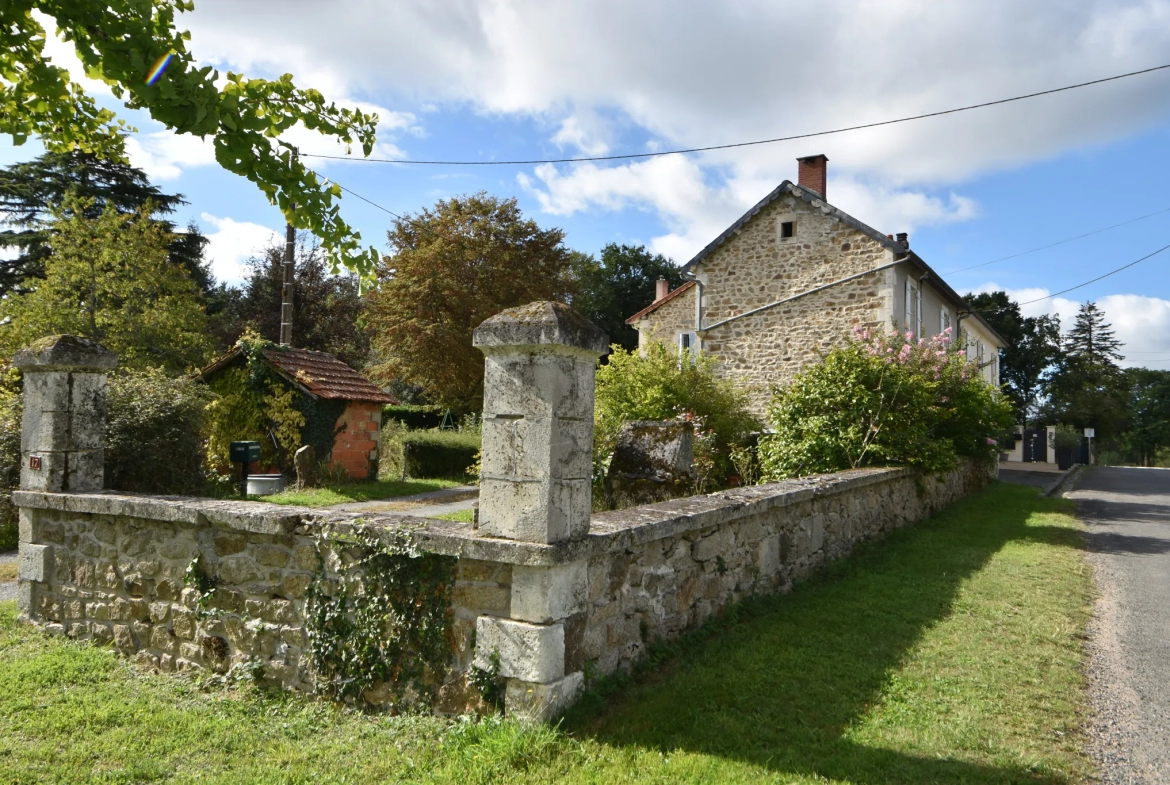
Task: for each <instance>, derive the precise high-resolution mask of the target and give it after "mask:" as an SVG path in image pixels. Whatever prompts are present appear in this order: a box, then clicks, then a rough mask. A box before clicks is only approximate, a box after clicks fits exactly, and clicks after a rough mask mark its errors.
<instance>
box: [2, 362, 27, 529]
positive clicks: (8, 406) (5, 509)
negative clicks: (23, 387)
mask: <svg viewBox="0 0 1170 785" xmlns="http://www.w3.org/2000/svg"><path fill="white" fill-rule="evenodd" d="M23 411H24V409H23V407H22V406H21V399H20V393H19V392H17V391H15V390H13V389H11V388H9V387H7V386H5V385H0V551H12V550H16V545H17V540H18V534H17V528H18V527H17V520H16V506H15V505H13V503H12V492H13V491H14V490H16V489H17V488H18V487H19V486H20V418H21V413H22V412H23Z"/></svg>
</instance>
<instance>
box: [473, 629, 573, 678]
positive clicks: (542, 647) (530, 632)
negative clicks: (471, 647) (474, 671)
mask: <svg viewBox="0 0 1170 785" xmlns="http://www.w3.org/2000/svg"><path fill="white" fill-rule="evenodd" d="M493 652H495V653H497V654H498V655H499V658H500V670H499V675H501V676H504V677H506V678H509V679H519V680H521V681H527V682H533V683H536V684H549V683H550V682H554V681H556V680H558V679H560V678H562V677H563V676H564V675H565V628H564V625H562V624H550V625H540V624H528V623H526V622H522V621H512V620H510V619H499V618H496V617H493V616H480V617H479V618H478V619H476V622H475V661H474V664H475V666H476V667H477V668H482V669H483V670H490V669H491V668H492V662H491V659H490V658H491V655H492V653H493Z"/></svg>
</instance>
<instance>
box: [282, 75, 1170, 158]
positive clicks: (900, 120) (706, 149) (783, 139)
mask: <svg viewBox="0 0 1170 785" xmlns="http://www.w3.org/2000/svg"><path fill="white" fill-rule="evenodd" d="M1167 68H1170V63H1167V64H1165V65H1157V66H1154V67H1153V68H1143V69H1142V70H1140V71H1130V72H1129V73H1125V74H1117V75H1116V76H1107V77H1105V78H1103V79H1093V80H1092V81H1089V82H1080V83H1078V84H1072V85H1065V86H1064V87H1055V88H1053V89H1051V90H1041V91H1039V92H1036V93H1027V94H1025V95H1017V96H1013V97H1011V98H1000V99H998V100H995V101H984V102H983V103H980V104H969V105H967V106H958V107H955V108H953V109H943V110H940V111H937V112H927V113H926V114H918V115H912V116H910V117H899V118H897V119H896V120H881V121H879V122H876V123H862V124H860V125H850V126H847V127H845V128H834V129H833V130H831V131H814V132H812V133H807V134H795V135H793V136H778V137H776V138H774V139H758V140H756V141H751V142H732V143H730V144H715V145H708V146H706V147H686V148H679V149H677V150H659V151H657V152H648V153H624V154H621V155H593V156H581V157H578V158H531V159H527V160H515V161H412V160H410V159H407V158H353V157H351V156H346V155H320V154H312V153H301V155H304V156H306V157H308V158H327V159H332V160H338V161H361V162H362V163H379V164H414V165H417V166H528V165H531V164H570V163H584V162H587V161H626V160H630V159H636V158H656V157H659V156H663V155H685V154H686V153H705V152H710V151H712V150H730V149H733V148H737V147H754V146H756V145H764V144H775V143H777V142H791V141H794V140H796V139H812V138H814V137H818V136H829V135H831V134H843V133H845V132H847V131H860V130H863V129H866V128H880V127H882V126H886V125H896V124H897V123H908V122H910V121H912V120H925V119H927V118H929V117H942V116H943V115H948V114H955V113H957V112H967V111H970V110H972V109H984V108H986V107H988V106H999V105H1000V104H1010V103H1012V102H1014V101H1024V100H1026V99H1028V98H1038V97H1040V96H1042V95H1052V94H1053V93H1063V92H1065V91H1067V90H1077V89H1079V88H1082V87H1090V86H1092V85H1098V84H1104V83H1105V82H1115V81H1117V80H1118V79H1128V78H1129V77H1131V76H1141V75H1142V74H1150V73H1153V72H1155V71H1162V70H1165V69H1167Z"/></svg>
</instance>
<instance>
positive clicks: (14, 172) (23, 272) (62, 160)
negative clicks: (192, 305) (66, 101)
mask: <svg viewBox="0 0 1170 785" xmlns="http://www.w3.org/2000/svg"><path fill="white" fill-rule="evenodd" d="M69 193H72V194H74V195H76V196H78V197H80V198H81V199H83V200H85V201H86V203H87V204H89V205H90V206H89V207H87V208H86V212H85V216H86V217H88V218H96V217H97V216H99V215H101V213H102V212H103V211H104V210H105V209H106V206H107V205H110V206H112V207H113V208H114V209H115V210H116V211H117V212H119V213H122V214H130V213H137V212H139V211H140V210H142V208H143V207H144V206H145V205H146V204H147V203H148V202H149V203H151V204H152V205H153V206H154V212H153V217H154V219H155V220H156V221H158V223H159V225H160V227H161V228H162V230H163V231H164V232H166V233H167V234H169V235H171V237H172V239H171V240H170V243H169V247H168V252H169V254H170V259H171V261H172V262H173V263H175V264H179V265H181V266H182V267H184V268H186V270H187V272H188V274H189V275H190V276H191V279H192V280H193V281H194V282H195V285H196V286H197V287H199V288H200V289H201V290H209V289H210V288H211V285H212V281H211V273H210V271H209V268H208V265H207V264H206V262H204V260H203V249H204V247H205V246H206V245H207V238H206V237H204V236H203V234H202V233H201V232H200V231H199V227H198V226H197V225H194V224H189V225H188V227H187V232H186V233H181V232H176V231H175V225H174V224H173V223H171V222H170V221H169V220H166V219H165V218H164V217H162V216H166V215H169V214H171V213H173V212H174V211H175V209H176V208H177V207H179V206H180V205H183V204H186V202H184V201H183V197H182V195H181V194H167V193H164V192H163V191H161V190H159V189H158V188H157V187H155V186H154V185H152V184H151V183H150V179H149V178H148V177H147V175H146V173H145V172H143V171H142V170H141V169H137V168H135V167H133V166H130V165H129V164H125V163H120V162H117V161H107V160H105V159H103V158H100V157H98V156H97V155H94V154H93V153H86V152H82V151H81V150H71V151H69V152H65V153H53V152H49V153H45V154H44V155H42V156H40V157H39V158H37V159H35V160H33V161H26V162H23V163H17V164H13V165H12V166H9V167H6V168H3V169H0V214H3V215H4V216H5V219H4V220H3V224H4V225H6V226H7V227H8V228H7V229H5V230H3V231H0V247H3V248H4V249H5V250H7V252H8V253H7V254H6V255H7V256H9V257H10V258H8V259H3V260H0V296H3V295H4V294H7V293H8V292H11V291H17V292H19V291H22V290H23V289H24V288H26V284H25V280H26V279H27V278H39V277H41V276H42V275H43V274H44V264H45V259H46V257H47V256H48V255H49V253H50V242H49V223H50V221H51V220H52V217H53V211H54V210H57V209H59V208H61V207H62V205H63V204H64V201H65V196H66V194H69Z"/></svg>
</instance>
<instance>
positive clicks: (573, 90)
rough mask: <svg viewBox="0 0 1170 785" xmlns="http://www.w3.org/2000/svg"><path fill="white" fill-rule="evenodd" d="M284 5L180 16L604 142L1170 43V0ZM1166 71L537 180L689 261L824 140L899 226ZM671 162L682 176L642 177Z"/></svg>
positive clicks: (826, 123)
mask: <svg viewBox="0 0 1170 785" xmlns="http://www.w3.org/2000/svg"><path fill="white" fill-rule="evenodd" d="M283 8H284V12H282V13H281V14H277V15H273V14H271V13H270V9H268V7H267V6H265V5H264V4H240V3H236V2H230V0H201V2H200V3H199V4H198V6H197V8H196V11H195V12H194V13H193V14H190V15H188V16H186V17H184V21H185V22H186V23H188V24H190V26H191V29H192V34H193V40H192V50H193V51H195V52H197V53H198V54H199V56H200V57H203V58H207V59H208V60H209V61H211V62H215V63H217V64H222V65H224V66H225V67H226V66H231V67H234V68H237V69H242V70H244V71H246V72H249V73H254V72H259V73H262V74H268V75H275V74H279V73H282V72H284V71H292V72H293V73H295V74H296V76H297V79H298V82H299V83H301V84H306V85H310V84H311V85H313V86H315V87H317V88H319V89H321V90H322V91H323V92H325V93H326V94H327V95H335V94H336V95H352V96H362V95H364V96H378V100H379V101H381V102H382V103H390V104H392V105H393V103H394V102H401V103H405V104H407V105H410V106H414V107H417V108H418V109H419V111H423V109H422V107H423V106H424V105H425V106H428V107H432V108H433V107H437V108H439V109H442V108H455V109H462V108H464V107H467V106H470V107H471V108H473V109H474V110H476V111H478V112H481V113H485V114H490V115H506V116H511V117H527V118H533V119H535V120H536V121H537V123H538V127H545V128H548V129H550V130H549V141H550V142H552V143H554V144H555V145H557V146H559V147H560V148H562V149H570V150H576V151H579V152H580V153H582V154H588V155H597V154H602V153H611V152H623V151H626V150H630V151H638V150H648V149H654V148H663V147H693V146H706V145H711V144H719V143H726V142H738V141H745V140H752V139H764V138H771V137H777V136H787V135H793V134H799V133H807V132H812V131H821V130H825V129H831V128H839V127H843V126H848V125H856V124H860V123H866V122H874V121H881V120H887V119H891V118H896V117H903V116H910V115H915V114H920V113H924V112H931V111H936V110H940V109H947V108H951V107H956V106H960V105H964V104H970V103H979V102H983V101H988V100H994V99H997V98H1002V97H1006V96H1011V95H1018V94H1021V93H1026V92H1031V91H1036V90H1043V89H1046V88H1052V87H1059V86H1062V85H1066V84H1069V83H1073V82H1078V81H1086V80H1090V79H1094V78H1100V77H1102V76H1108V75H1112V74H1116V73H1120V72H1124V71H1128V70H1136V69H1139V68H1144V67H1149V66H1150V65H1151V64H1156V63H1158V62H1160V61H1161V59H1162V56H1163V53H1164V52H1165V51H1167V50H1168V49H1170V24H1167V23H1166V22H1167V21H1168V20H1170V0H1113V2H1109V3H1103V2H1100V0H1040V1H1039V2H1035V3H1030V4H1027V5H1026V6H1021V5H1020V4H1019V3H1018V2H1014V1H1013V0H986V1H985V2H981V3H937V2H931V0H894V1H892V2H881V3H857V2H855V1H854V0H824V2H820V3H813V4H809V3H795V2H775V0H737V2H735V3H710V4H702V5H693V6H688V7H687V8H686V9H685V11H683V10H682V9H680V7H679V6H678V5H677V4H676V3H671V2H669V0H645V2H641V3H633V4H631V3H627V2H620V0H565V2H558V3H544V2H538V0H483V1H482V2H479V1H478V0H454V1H453V2H448V3H433V2H427V0H403V1H402V2H397V3H393V4H383V3H377V2H374V0H335V2H332V3H317V2H310V0H289V2H286V3H285V5H284V6H283ZM355 20H361V21H360V23H358V22H356V21H355ZM1168 78H1170V76H1167V75H1164V74H1152V75H1147V76H1141V77H1135V78H1132V79H1128V80H1124V81H1119V82H1113V83H1111V84H1109V85H1101V86H1096V87H1089V88H1084V89H1082V90H1077V91H1074V92H1069V93H1062V94H1058V95H1052V96H1046V97H1042V98H1037V99H1033V100H1030V101H1022V102H1018V103H1013V104H1010V105H1007V106H999V107H989V108H985V109H979V110H974V111H971V112H965V113H962V114H959V115H950V116H946V117H939V118H933V119H929V120H922V121H916V122H912V123H906V124H900V125H894V126H886V127H882V128H875V129H869V130H865V131H857V132H850V133H844V134H839V135H831V136H822V137H819V138H816V139H807V140H799V141H795V142H788V143H779V144H774V145H766V146H758V147H748V148H741V149H738V150H726V151H713V152H710V153H706V154H703V155H699V156H692V158H691V162H690V163H689V164H686V165H678V164H674V165H670V166H663V167H659V166H650V165H648V162H633V163H628V164H617V165H612V166H611V165H599V166H592V167H579V166H563V167H560V168H559V169H558V170H556V171H549V170H548V169H546V168H541V169H540V170H537V171H533V172H530V173H528V174H526V175H525V177H524V178H523V179H522V180H521V183H522V185H523V186H524V187H525V188H526V189H528V190H529V191H530V192H531V193H533V194H534V195H536V196H537V198H539V199H540V201H541V204H542V205H543V206H545V208H546V209H548V210H549V211H550V212H552V213H554V214H566V213H568V212H574V211H579V210H613V209H629V208H631V207H632V208H637V209H643V210H647V211H650V212H652V213H654V214H656V215H657V216H659V218H660V220H661V221H662V222H663V224H665V225H666V226H667V227H668V229H669V233H668V234H665V235H663V236H661V237H658V238H655V239H654V241H653V242H654V244H655V245H656V246H657V247H659V248H661V249H670V250H671V251H672V253H673V255H675V256H677V257H678V258H687V257H688V256H689V255H690V254H691V253H693V252H694V251H695V250H697V249H698V248H700V247H702V245H703V244H705V243H706V242H709V241H710V240H711V239H713V238H714V237H715V236H716V235H717V234H718V232H720V231H722V229H723V228H725V226H726V222H725V221H724V219H733V218H734V217H735V216H736V215H738V214H739V213H740V212H742V211H743V210H744V209H746V208H747V207H749V206H750V205H751V204H753V203H754V202H755V201H756V200H758V199H759V198H761V197H762V196H764V195H765V194H766V193H768V192H769V191H770V190H771V189H772V188H773V187H775V185H776V184H777V183H779V182H780V181H781V180H783V179H785V178H791V177H792V176H793V174H794V170H795V164H794V162H793V158H795V157H796V156H798V155H807V154H810V153H816V152H824V153H826V154H827V155H828V156H829V158H830V159H831V160H832V163H831V164H830V167H831V170H830V181H829V189H830V194H829V196H830V198H831V199H832V200H833V202H834V203H835V204H839V205H840V206H841V207H842V208H844V209H846V210H848V211H849V212H851V213H853V214H854V215H856V216H857V217H858V218H859V219H861V220H863V221H865V222H867V223H870V224H872V225H874V226H875V227H877V228H879V229H881V230H883V231H886V232H898V231H912V230H913V229H914V228H916V227H921V226H927V225H937V224H940V223H948V222H953V221H962V220H967V219H969V218H971V217H972V216H974V215H975V214H976V212H977V208H976V205H975V204H973V203H972V202H971V200H970V199H969V198H967V197H965V196H963V195H962V194H961V193H957V192H955V191H954V189H955V188H956V186H958V185H959V184H961V183H963V182H964V181H966V180H968V179H969V178H971V177H973V176H976V175H981V174H985V173H988V172H991V171H995V170H1000V169H1006V168H1011V167H1015V166H1019V165H1023V164H1027V163H1032V162H1035V161H1038V160H1043V159H1048V158H1052V157H1054V156H1058V155H1060V154H1062V153H1065V152H1068V151H1070V150H1075V149H1081V148H1084V147H1085V146H1088V145H1095V144H1102V143H1106V142H1109V141H1113V140H1116V139H1118V138H1121V137H1124V136H1126V135H1130V134H1134V133H1137V132H1140V131H1141V130H1143V129H1146V128H1149V127H1151V125H1153V124H1154V123H1156V122H1158V121H1160V120H1162V119H1164V118H1165V117H1166V115H1167V114H1168V112H1170V92H1168V91H1167V90H1166V89H1165V88H1166V85H1167V79H1168ZM615 129H621V131H622V134H621V135H620V141H619V136H618V135H617V132H616V130H615ZM389 136H391V137H394V132H390V134H389ZM391 141H392V143H394V144H396V145H399V146H401V147H402V148H403V151H404V154H403V156H395V157H409V156H408V155H406V154H409V153H410V146H409V144H408V143H407V142H404V141H402V140H401V139H400V138H392V139H391ZM478 146H480V147H482V146H483V145H478ZM400 152H402V151H400ZM490 154H491V151H490V149H489V150H486V151H485V152H484V153H483V155H484V156H489V155H490ZM466 157H469V158H475V157H478V156H477V154H476V153H474V152H471V151H470V150H469V151H468V152H467V153H466ZM610 170H612V173H611V174H605V172H607V171H610ZM658 177H667V178H673V179H667V180H666V181H665V182H666V185H663V183H660V182H658V183H656V182H647V183H641V182H638V181H639V180H640V179H641V178H658ZM671 186H687V187H691V186H694V187H697V188H698V190H697V191H695V192H693V193H689V194H679V193H676V192H674V191H673V188H672V187H671Z"/></svg>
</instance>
